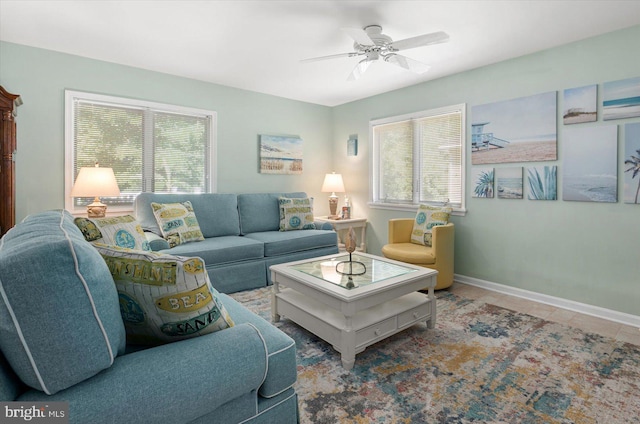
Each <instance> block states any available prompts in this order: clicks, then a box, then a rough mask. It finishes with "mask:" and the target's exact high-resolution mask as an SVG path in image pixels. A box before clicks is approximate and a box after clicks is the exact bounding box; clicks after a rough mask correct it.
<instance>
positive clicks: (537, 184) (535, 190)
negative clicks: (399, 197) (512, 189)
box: [527, 166, 558, 200]
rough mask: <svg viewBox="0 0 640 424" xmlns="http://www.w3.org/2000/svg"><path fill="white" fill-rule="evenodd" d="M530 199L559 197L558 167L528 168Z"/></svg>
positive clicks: (553, 198)
mask: <svg viewBox="0 0 640 424" xmlns="http://www.w3.org/2000/svg"><path fill="white" fill-rule="evenodd" d="M527 174H528V177H529V178H528V181H529V196H528V198H529V200H556V199H557V198H558V167H557V166H535V167H533V168H529V169H527Z"/></svg>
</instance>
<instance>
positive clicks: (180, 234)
mask: <svg viewBox="0 0 640 424" xmlns="http://www.w3.org/2000/svg"><path fill="white" fill-rule="evenodd" d="M151 208H152V209H153V214H154V215H155V217H156V220H157V221H158V226H159V227H160V231H162V237H164V238H165V239H166V240H167V241H168V242H169V246H170V247H174V246H178V245H179V244H184V243H189V242H191V241H202V240H204V236H203V235H202V231H201V230H200V224H198V219H197V218H196V214H195V212H194V211H193V206H191V202H189V201H186V202H182V203H155V202H151Z"/></svg>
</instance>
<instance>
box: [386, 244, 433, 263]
mask: <svg viewBox="0 0 640 424" xmlns="http://www.w3.org/2000/svg"><path fill="white" fill-rule="evenodd" d="M382 254H383V255H384V257H385V258H389V259H395V260H396V261H401V262H407V263H410V264H415V265H431V264H435V263H436V255H435V250H434V249H433V247H430V246H422V245H419V244H415V243H393V244H385V245H384V246H382Z"/></svg>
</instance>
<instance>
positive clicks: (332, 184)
mask: <svg viewBox="0 0 640 424" xmlns="http://www.w3.org/2000/svg"><path fill="white" fill-rule="evenodd" d="M344 191H345V190H344V182H343V181H342V174H336V173H335V172H334V173H332V174H327V175H325V177H324V183H323V184H322V192H323V193H335V192H338V193H344Z"/></svg>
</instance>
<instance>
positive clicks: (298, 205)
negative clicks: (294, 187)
mask: <svg viewBox="0 0 640 424" xmlns="http://www.w3.org/2000/svg"><path fill="white" fill-rule="evenodd" d="M278 207H279V209H280V231H292V230H315V229H316V226H315V224H314V223H313V203H312V202H311V199H309V198H308V197H304V198H295V197H293V198H292V197H280V198H278Z"/></svg>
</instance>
